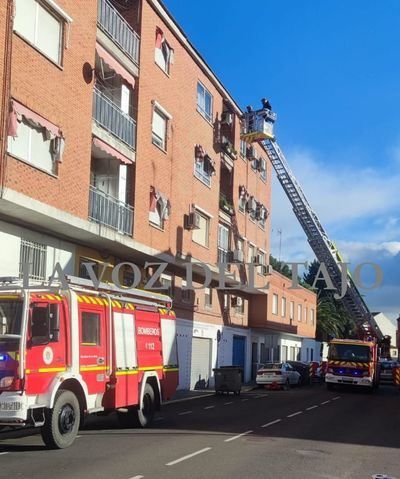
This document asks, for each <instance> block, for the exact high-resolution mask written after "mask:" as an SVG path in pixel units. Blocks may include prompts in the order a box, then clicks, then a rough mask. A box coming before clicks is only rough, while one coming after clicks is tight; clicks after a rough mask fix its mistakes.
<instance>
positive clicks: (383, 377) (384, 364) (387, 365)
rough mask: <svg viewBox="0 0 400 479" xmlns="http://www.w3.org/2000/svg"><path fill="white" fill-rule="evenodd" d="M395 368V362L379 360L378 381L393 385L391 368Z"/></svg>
mask: <svg viewBox="0 0 400 479" xmlns="http://www.w3.org/2000/svg"><path fill="white" fill-rule="evenodd" d="M394 366H397V361H392V360H388V359H385V360H381V361H380V369H381V372H380V379H379V381H380V382H381V383H386V384H393V367H394Z"/></svg>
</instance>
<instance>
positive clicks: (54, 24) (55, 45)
mask: <svg viewBox="0 0 400 479" xmlns="http://www.w3.org/2000/svg"><path fill="white" fill-rule="evenodd" d="M60 40H61V23H60V21H59V20H57V18H55V17H53V15H51V14H50V13H49V12H48V11H47V10H46V9H45V8H43V7H42V6H41V5H40V4H39V5H38V16H37V25H36V42H35V44H36V46H37V47H38V48H39V49H40V50H42V52H44V53H45V54H46V55H47V56H49V57H50V58H51V59H52V60H54V61H55V62H56V63H60Z"/></svg>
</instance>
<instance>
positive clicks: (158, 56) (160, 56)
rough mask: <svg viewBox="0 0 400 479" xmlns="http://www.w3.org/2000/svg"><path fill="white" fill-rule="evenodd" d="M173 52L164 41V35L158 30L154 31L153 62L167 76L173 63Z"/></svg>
mask: <svg viewBox="0 0 400 479" xmlns="http://www.w3.org/2000/svg"><path fill="white" fill-rule="evenodd" d="M173 58H174V50H173V49H172V48H171V47H170V46H169V44H168V43H167V42H166V40H165V39H164V34H163V32H162V31H161V29H160V28H157V29H156V47H155V54H154V60H155V62H156V63H157V65H158V66H159V67H160V68H161V69H162V70H164V71H165V73H167V74H169V70H170V66H171V64H172V63H173Z"/></svg>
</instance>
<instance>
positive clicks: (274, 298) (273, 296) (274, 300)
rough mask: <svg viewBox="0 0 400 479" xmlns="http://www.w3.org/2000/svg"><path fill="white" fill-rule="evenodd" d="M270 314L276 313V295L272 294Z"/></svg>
mask: <svg viewBox="0 0 400 479" xmlns="http://www.w3.org/2000/svg"><path fill="white" fill-rule="evenodd" d="M272 314H278V295H277V294H275V293H274V294H273V295H272Z"/></svg>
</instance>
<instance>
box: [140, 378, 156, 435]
mask: <svg viewBox="0 0 400 479" xmlns="http://www.w3.org/2000/svg"><path fill="white" fill-rule="evenodd" d="M154 410H155V395H154V390H153V388H152V386H151V385H150V384H149V383H146V385H145V387H144V394H143V407H142V409H137V419H136V422H137V426H139V427H143V428H144V427H147V426H149V425H150V423H151V421H152V420H153V417H154Z"/></svg>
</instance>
